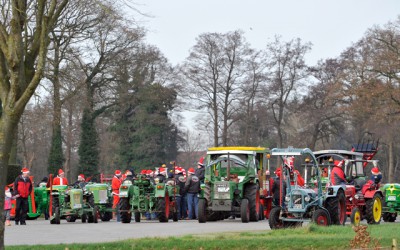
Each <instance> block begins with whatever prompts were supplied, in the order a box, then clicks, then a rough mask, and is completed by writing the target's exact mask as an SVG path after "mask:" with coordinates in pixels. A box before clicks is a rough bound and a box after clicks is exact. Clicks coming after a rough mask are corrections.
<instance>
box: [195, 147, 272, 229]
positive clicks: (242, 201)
mask: <svg viewBox="0 0 400 250" xmlns="http://www.w3.org/2000/svg"><path fill="white" fill-rule="evenodd" d="M267 154H268V150H267V149H266V148H261V147H216V148H209V149H208V151H207V157H206V169H205V179H204V184H202V185H201V189H202V190H201V193H200V195H199V205H198V213H199V214H198V220H199V222H200V223H205V222H206V221H215V220H220V219H226V218H228V217H229V216H236V217H240V218H241V220H242V222H244V223H246V222H249V221H258V220H259V219H260V217H261V218H262V216H261V215H260V214H262V213H263V211H262V210H263V206H262V205H261V203H260V193H261V194H262V193H263V192H262V189H260V187H263V183H262V181H265V171H266V165H267V164H266V162H267V160H266V158H267V157H266V156H267ZM259 176H261V178H259Z"/></svg>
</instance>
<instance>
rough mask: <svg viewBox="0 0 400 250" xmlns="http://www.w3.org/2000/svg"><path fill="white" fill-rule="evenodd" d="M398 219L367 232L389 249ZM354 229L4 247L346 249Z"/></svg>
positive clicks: (313, 228) (395, 236)
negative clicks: (395, 221)
mask: <svg viewBox="0 0 400 250" xmlns="http://www.w3.org/2000/svg"><path fill="white" fill-rule="evenodd" d="M399 229H400V225H399V224H398V223H393V224H384V225H370V226H368V230H367V231H368V232H369V233H370V236H371V237H372V238H373V239H377V240H378V241H379V243H380V246H381V247H385V248H386V249H390V247H391V245H392V239H397V242H400V230H399ZM355 235H356V233H355V232H354V231H353V229H352V227H351V226H349V225H348V226H345V227H342V226H330V227H319V226H316V225H310V226H304V227H301V228H296V229H284V230H274V231H272V230H266V231H257V232H242V233H219V234H208V235H207V234H204V235H187V236H182V237H168V238H143V239H133V240H124V241H117V242H110V243H98V244H60V245H36V246H9V247H6V249H10V250H16V249H29V250H36V249H37V250H43V249H49V250H50V249H51V250H57V249H60V250H61V249H62V250H65V249H68V250H74V249H76V250H78V249H92V250H94V249H241V250H243V249H307V250H309V249H335V250H336V249H350V241H351V240H352V239H353V238H354V237H355Z"/></svg>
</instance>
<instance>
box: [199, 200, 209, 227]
mask: <svg viewBox="0 0 400 250" xmlns="http://www.w3.org/2000/svg"><path fill="white" fill-rule="evenodd" d="M206 202H207V201H206V199H199V205H198V206H199V207H198V209H199V211H198V213H199V218H198V220H199V223H206V221H207V211H206V209H207V205H206Z"/></svg>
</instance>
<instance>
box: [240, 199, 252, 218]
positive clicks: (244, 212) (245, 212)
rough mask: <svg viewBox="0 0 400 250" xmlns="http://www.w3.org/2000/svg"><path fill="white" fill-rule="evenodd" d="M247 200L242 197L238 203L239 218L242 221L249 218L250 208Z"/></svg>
mask: <svg viewBox="0 0 400 250" xmlns="http://www.w3.org/2000/svg"><path fill="white" fill-rule="evenodd" d="M249 206H250V205H249V200H248V199H242V202H241V203H240V218H241V219H242V222H243V223H247V222H249V220H250V208H249Z"/></svg>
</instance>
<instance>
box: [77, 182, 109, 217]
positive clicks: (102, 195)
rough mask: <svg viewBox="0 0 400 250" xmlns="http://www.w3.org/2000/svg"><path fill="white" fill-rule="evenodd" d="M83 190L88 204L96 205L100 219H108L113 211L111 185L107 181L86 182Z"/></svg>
mask: <svg viewBox="0 0 400 250" xmlns="http://www.w3.org/2000/svg"><path fill="white" fill-rule="evenodd" d="M83 190H84V192H83V193H84V196H86V197H87V198H86V199H87V200H88V202H89V206H91V207H94V206H97V208H98V213H99V217H100V219H101V221H110V220H111V219H112V213H113V209H112V205H113V197H112V195H111V186H110V185H109V184H107V183H88V184H86V185H85V186H84V188H83Z"/></svg>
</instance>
